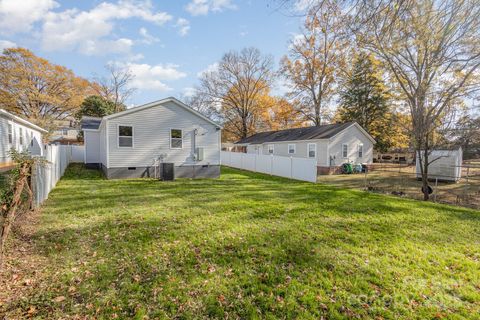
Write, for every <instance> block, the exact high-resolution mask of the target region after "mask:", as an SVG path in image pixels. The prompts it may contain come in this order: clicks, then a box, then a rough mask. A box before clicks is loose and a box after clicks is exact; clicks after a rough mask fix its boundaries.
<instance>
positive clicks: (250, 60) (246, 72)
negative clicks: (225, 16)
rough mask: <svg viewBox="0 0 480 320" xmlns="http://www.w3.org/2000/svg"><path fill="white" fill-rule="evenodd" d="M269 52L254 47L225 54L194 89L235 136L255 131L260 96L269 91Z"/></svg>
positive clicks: (215, 116) (270, 58)
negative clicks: (214, 68) (265, 53)
mask: <svg viewBox="0 0 480 320" xmlns="http://www.w3.org/2000/svg"><path fill="white" fill-rule="evenodd" d="M272 69H273V62H272V57H271V56H266V55H263V54H262V53H261V52H260V51H259V50H258V49H256V48H245V49H243V50H241V51H240V52H236V51H231V52H229V53H227V54H225V55H224V56H223V57H222V59H221V60H220V62H219V63H218V68H216V70H213V71H209V72H205V73H203V75H202V76H201V78H200V86H199V88H198V89H197V92H198V94H199V95H201V101H202V103H203V104H207V105H209V106H210V110H212V113H213V116H214V118H216V119H217V120H219V121H221V122H223V124H224V129H225V131H226V132H227V134H230V135H231V137H232V138H234V139H241V138H245V137H247V136H248V135H250V134H252V133H254V132H255V128H256V125H257V122H258V120H259V116H260V113H261V110H262V104H260V103H259V99H258V98H259V97H260V96H262V95H264V94H265V93H266V92H268V90H269V88H270V86H271V83H272V80H273V77H274V72H273V71H272Z"/></svg>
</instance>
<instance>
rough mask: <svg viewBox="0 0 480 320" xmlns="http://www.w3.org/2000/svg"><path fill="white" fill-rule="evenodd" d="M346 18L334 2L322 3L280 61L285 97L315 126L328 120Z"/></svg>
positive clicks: (340, 60) (311, 13)
mask: <svg viewBox="0 0 480 320" xmlns="http://www.w3.org/2000/svg"><path fill="white" fill-rule="evenodd" d="M345 19H346V17H345V16H344V15H343V14H342V12H341V10H340V8H339V7H338V6H337V3H336V1H334V0H331V1H330V0H325V2H324V6H322V7H321V9H318V10H317V9H315V10H310V11H309V13H308V14H307V16H306V18H305V23H304V26H303V29H302V33H301V34H300V35H299V36H297V37H295V38H294V39H293V40H292V41H291V43H290V50H289V54H288V56H285V57H284V58H283V59H282V61H281V69H280V71H281V73H282V74H283V75H284V77H285V78H286V80H287V81H288V83H289V85H290V86H291V91H290V92H289V93H288V97H289V98H290V99H292V100H294V101H295V105H296V106H297V107H298V110H299V111H300V112H301V113H302V114H303V115H304V116H305V118H306V119H307V120H310V121H312V122H313V123H314V124H315V125H317V126H319V125H321V124H322V123H323V122H325V120H327V119H326V118H327V113H328V104H329V102H330V100H331V98H332V97H333V96H334V94H335V85H336V81H335V80H336V75H337V74H338V71H339V70H340V69H342V68H343V65H344V54H343V51H344V48H345V41H344V37H345V34H344V29H345V22H346V21H345Z"/></svg>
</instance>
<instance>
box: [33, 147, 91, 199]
mask: <svg viewBox="0 0 480 320" xmlns="http://www.w3.org/2000/svg"><path fill="white" fill-rule="evenodd" d="M39 158H41V159H43V160H45V161H39V162H38V163H37V164H36V165H35V166H34V168H33V172H32V191H33V196H34V201H33V204H34V207H38V206H40V205H41V204H42V203H43V201H45V200H46V199H47V198H48V194H49V193H50V191H52V189H53V188H54V187H55V186H56V184H57V182H58V180H60V178H61V177H62V176H63V174H64V173H65V169H66V168H67V167H68V165H69V164H70V163H74V162H82V163H83V162H84V146H73V145H58V146H57V145H45V146H44V149H43V156H40V157H39Z"/></svg>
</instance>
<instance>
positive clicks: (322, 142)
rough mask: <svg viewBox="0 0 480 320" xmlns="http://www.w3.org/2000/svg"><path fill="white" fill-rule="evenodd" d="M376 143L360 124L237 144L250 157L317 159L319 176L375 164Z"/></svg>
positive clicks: (255, 137)
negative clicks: (345, 165)
mask: <svg viewBox="0 0 480 320" xmlns="http://www.w3.org/2000/svg"><path fill="white" fill-rule="evenodd" d="M374 143H375V140H374V139H373V138H372V137H371V136H370V135H369V134H368V133H367V132H366V131H365V130H364V129H363V128H362V127H361V126H360V125H359V124H358V123H356V122H348V123H339V124H327V125H322V126H315V127H308V128H294V129H286V130H280V131H269V132H261V133H257V134H254V135H252V136H250V137H247V138H245V139H242V140H240V141H238V142H236V145H238V146H243V147H245V149H246V152H247V153H257V154H273V155H279V156H289V157H299V158H313V159H316V160H317V167H318V173H319V174H330V173H335V172H338V169H339V168H340V166H341V165H342V164H343V163H347V162H348V163H356V164H357V163H358V164H371V163H372V162H373V145H374Z"/></svg>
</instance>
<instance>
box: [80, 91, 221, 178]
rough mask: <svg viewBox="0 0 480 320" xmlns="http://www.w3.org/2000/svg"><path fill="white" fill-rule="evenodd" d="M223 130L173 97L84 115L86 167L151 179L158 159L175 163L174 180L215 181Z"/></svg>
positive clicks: (110, 175)
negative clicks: (99, 115)
mask: <svg viewBox="0 0 480 320" xmlns="http://www.w3.org/2000/svg"><path fill="white" fill-rule="evenodd" d="M221 129H222V128H221V126H219V125H218V124H217V123H215V122H213V121H212V120H210V119H208V118H206V117H205V116H203V115H202V114H200V113H199V112H197V111H195V110H193V109H191V108H190V107H188V106H187V105H185V104H184V103H182V102H181V101H179V100H177V99H175V98H167V99H163V100H159V101H155V102H152V103H148V104H145V105H142V106H139V107H135V108H131V109H128V110H125V111H122V112H119V113H115V114H112V115H109V116H106V117H103V118H93V117H84V118H83V119H82V130H83V132H84V142H85V163H86V164H87V165H89V166H97V167H100V168H101V169H102V171H103V172H104V173H105V176H106V177H107V178H108V179H115V178H135V177H153V176H154V174H155V170H156V168H157V166H158V162H159V160H160V161H162V162H170V163H174V166H175V177H177V178H179V177H187V178H203V177H218V176H219V175H220V149H221Z"/></svg>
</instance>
